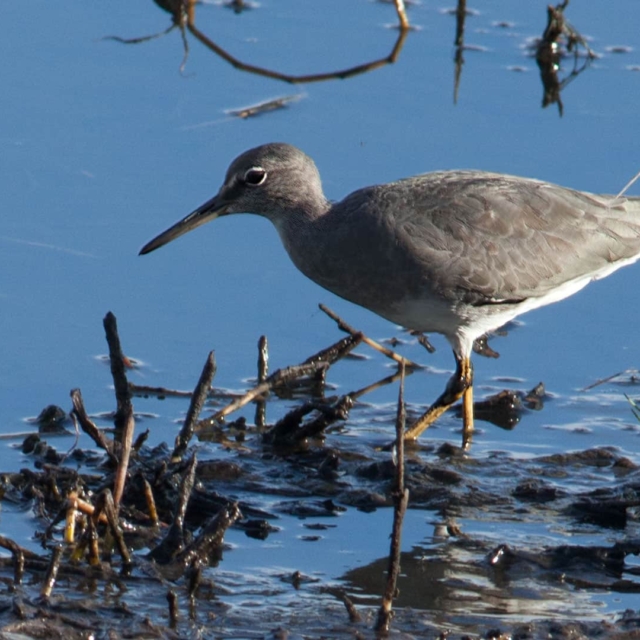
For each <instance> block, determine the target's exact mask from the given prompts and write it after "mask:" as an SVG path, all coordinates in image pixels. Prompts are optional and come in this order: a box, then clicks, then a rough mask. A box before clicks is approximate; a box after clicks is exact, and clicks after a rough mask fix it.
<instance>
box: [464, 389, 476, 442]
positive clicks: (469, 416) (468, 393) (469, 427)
mask: <svg viewBox="0 0 640 640" xmlns="http://www.w3.org/2000/svg"><path fill="white" fill-rule="evenodd" d="M472 437H473V384H470V385H469V386H468V387H467V388H466V389H465V391H464V394H463V395H462V448H463V449H468V448H469V445H470V444H471V438H472Z"/></svg>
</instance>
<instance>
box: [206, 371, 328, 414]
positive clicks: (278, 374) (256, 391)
mask: <svg viewBox="0 0 640 640" xmlns="http://www.w3.org/2000/svg"><path fill="white" fill-rule="evenodd" d="M327 366H329V365H328V364H327V363H326V362H312V363H309V364H300V365H296V366H292V367H287V368H286V369H278V370H277V371H274V372H273V373H272V374H271V375H270V376H269V377H268V378H267V379H266V381H265V382H263V383H262V384H259V385H257V386H256V387H254V388H253V389H251V390H249V391H247V393H245V394H244V395H243V396H242V397H241V398H238V399H237V400H234V401H233V402H231V403H230V404H228V405H227V406H226V407H224V408H222V409H220V411H216V413H214V414H213V415H212V416H211V417H210V418H207V419H206V422H207V423H209V422H218V421H219V420H220V419H222V418H224V417H225V416H228V415H229V414H230V413H233V412H234V411H237V410H238V409H241V408H242V407H244V406H245V405H246V404H249V403H250V402H251V401H252V400H254V399H255V398H257V397H258V396H261V395H262V394H263V393H266V392H267V391H270V390H271V389H273V388H274V387H277V386H278V385H281V384H285V383H286V382H288V381H290V380H295V379H296V378H301V377H303V376H308V375H313V374H314V373H316V372H317V371H318V370H319V369H323V368H326V367H327Z"/></svg>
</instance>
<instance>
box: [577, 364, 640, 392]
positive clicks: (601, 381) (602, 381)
mask: <svg viewBox="0 0 640 640" xmlns="http://www.w3.org/2000/svg"><path fill="white" fill-rule="evenodd" d="M634 373H638V369H625V370H624V371H618V373H614V374H612V375H610V376H607V377H606V378H600V379H599V380H596V381H595V382H592V383H591V384H588V385H587V386H586V387H583V388H582V389H580V391H590V390H591V389H593V388H594V387H598V386H600V385H601V384H605V383H607V382H611V380H614V379H615V378H617V377H618V376H621V375H623V374H634Z"/></svg>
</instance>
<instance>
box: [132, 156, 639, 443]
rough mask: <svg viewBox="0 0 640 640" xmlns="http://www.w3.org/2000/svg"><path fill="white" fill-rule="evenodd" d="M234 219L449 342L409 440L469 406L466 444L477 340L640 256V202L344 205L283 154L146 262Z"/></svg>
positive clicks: (358, 197) (397, 194) (512, 193)
mask: <svg viewBox="0 0 640 640" xmlns="http://www.w3.org/2000/svg"><path fill="white" fill-rule="evenodd" d="M229 213H255V214H258V215H261V216H264V217H265V218H268V219H269V220H271V222H272V223H273V224H274V225H275V227H276V229H277V230H278V233H279V234H280V238H281V240H282V242H283V244H284V247H285V249H286V250H287V253H288V254H289V256H290V257H291V259H292V260H293V262H294V264H295V265H296V267H298V269H300V271H302V273H304V274H305V275H306V276H307V277H309V278H311V280H313V281H314V282H316V283H318V284H319V285H320V286H321V287H324V288H325V289H328V290H329V291H332V292H333V293H335V294H337V295H338V296H340V297H342V298H345V299H346V300H350V301H351V302H355V303H356V304H359V305H361V306H363V307H366V308H367V309H370V310H371V311H373V312H375V313H377V314H378V315H380V316H383V317H384V318H387V319H388V320H391V321H392V322H395V323H397V324H399V325H402V326H403V327H406V328H408V329H415V330H418V331H425V332H437V333H441V334H443V335H444V336H445V337H446V338H447V340H448V341H449V343H450V344H451V346H452V347H453V354H454V356H455V360H456V371H455V373H454V375H453V376H452V377H451V379H450V380H449V382H448V383H447V386H446V388H445V390H444V392H443V393H442V394H441V395H440V396H439V397H438V399H437V400H436V401H435V402H434V403H433V404H432V405H431V406H430V407H429V409H428V410H427V411H426V413H425V414H424V415H423V416H422V417H421V418H420V419H419V420H418V421H417V422H416V423H415V424H413V425H412V426H410V427H409V428H408V429H407V430H406V431H405V439H407V440H414V439H416V438H417V437H418V436H419V435H420V434H421V433H422V432H423V431H424V430H425V429H426V428H427V427H428V426H429V425H430V424H431V423H432V422H433V421H434V420H436V419H437V418H438V416H440V415H441V414H442V413H444V412H445V411H446V410H447V409H448V408H449V407H450V406H451V405H452V404H454V403H455V402H457V401H458V400H460V398H462V400H463V424H464V436H463V438H464V439H463V441H464V442H465V443H468V442H469V440H470V436H471V432H472V430H473V398H472V382H473V368H472V365H471V359H470V358H471V350H472V346H473V342H474V340H475V339H476V338H478V337H480V336H482V335H483V334H485V333H487V332H490V331H493V330H495V329H497V328H499V327H500V326H502V325H503V324H505V323H506V322H507V321H509V320H511V319H513V318H515V317H516V316H518V315H520V314H522V313H524V312H526V311H530V310H531V309H536V308H537V307H541V306H543V305H546V304H550V303H552V302H557V301H558V300H562V299H563V298H566V297H568V296H570V295H572V294H574V293H576V292H577V291H579V290H580V289H582V288H583V287H584V286H585V285H587V284H588V283H589V282H590V281H591V280H597V279H599V278H603V277H605V276H607V275H609V274H610V273H612V272H613V271H615V270H616V269H619V268H620V267H622V266H624V265H627V264H631V263H633V262H635V261H636V260H637V259H638V258H639V257H640V197H622V196H621V195H619V196H611V195H594V194H591V193H585V192H581V191H574V190H572V189H566V188H564V187H559V186H556V185H554V184H550V183H547V182H541V181H539V180H531V179H526V178H517V177H514V176H508V175H501V174H497V173H487V172H482V171H438V172H435V173H428V174H424V175H419V176H415V177H413V178H407V179H405V180H399V181H397V182H391V183H389V184H382V185H376V186H372V187H366V188H364V189H360V190H358V191H355V192H354V193H352V194H351V195H348V196H347V197H346V198H345V199H344V200H342V201H341V202H338V203H335V204H333V203H330V202H329V201H328V200H327V199H326V197H325V195H324V193H323V191H322V185H321V182H320V174H319V173H318V169H317V168H316V165H315V164H314V162H313V160H312V159H311V158H309V156H307V155H305V154H304V153H303V152H302V151H300V150H299V149H296V148H295V147H293V146H291V145H289V144H283V143H274V144H266V145H263V146H260V147H256V148H255V149H250V150H249V151H246V152H245V153H243V154H242V155H240V156H238V157H237V158H236V159H235V160H234V161H233V162H232V163H231V166H230V167H229V169H228V171H227V175H226V177H225V180H224V184H223V185H222V187H221V188H220V191H219V192H218V194H217V195H216V196H214V197H213V198H211V200H209V201H207V202H205V203H204V204H203V205H202V206H201V207H198V208H197V209H196V210H195V211H194V212H193V213H191V214H189V215H188V216H187V217H186V218H184V219H183V220H181V221H180V222H178V223H177V224H175V225H173V226H172V227H171V228H169V229H167V230H166V231H165V232H164V233H161V234H160V235H159V236H158V237H157V238H155V239H154V240H152V241H151V242H149V243H148V244H146V245H145V246H144V247H143V248H142V250H141V251H140V253H141V254H145V253H149V252H150V251H153V250H155V249H157V248H158V247H161V246H162V245H164V244H166V243H168V242H170V241H171V240H174V239H175V238H177V237H179V236H181V235H182V234H184V233H186V232H187V231H190V230H191V229H195V228H196V227H199V226H200V225H201V224H204V223H205V222H208V221H209V220H213V219H214V218H217V217H219V216H222V215H227V214H229Z"/></svg>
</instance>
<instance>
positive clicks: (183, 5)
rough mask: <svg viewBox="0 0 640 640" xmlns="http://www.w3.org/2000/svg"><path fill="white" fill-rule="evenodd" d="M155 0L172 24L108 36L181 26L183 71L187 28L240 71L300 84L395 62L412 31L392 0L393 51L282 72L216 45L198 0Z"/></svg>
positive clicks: (400, 6) (401, 4)
mask: <svg viewBox="0 0 640 640" xmlns="http://www.w3.org/2000/svg"><path fill="white" fill-rule="evenodd" d="M154 2H155V3H156V4H157V5H158V6H159V7H160V8H161V9H164V10H165V11H167V12H168V13H170V14H171V16H172V24H171V26H170V27H169V28H167V29H165V30H164V31H161V32H159V33H156V34H153V35H150V36H142V37H139V38H122V37H120V36H107V37H106V38H105V39H106V40H115V41H117V42H122V43H124V44H140V43H142V42H147V41H149V40H153V39H155V38H160V37H162V36H164V35H166V34H167V33H169V32H171V31H173V29H175V28H176V27H177V28H179V29H180V33H181V34H182V42H183V45H184V57H183V59H182V63H181V65H180V71H181V72H182V71H184V68H185V65H186V63H187V58H188V56H189V44H188V41H187V37H186V30H188V31H189V32H190V33H191V34H192V35H193V36H194V37H195V38H196V39H197V40H199V41H200V42H201V43H202V44H203V45H204V46H205V47H207V48H208V49H210V50H211V51H213V52H214V53H215V54H217V55H218V56H220V57H221V58H222V59H223V60H226V61H227V62H228V63H229V64H231V65H232V66H233V67H235V68H236V69H239V70H240V71H247V72H249V73H254V74H256V75H259V76H264V77H266V78H272V79H274V80H282V81H283V82H288V83H290V84H301V83H306V82H321V81H324V80H344V79H345V78H351V77H353V76H357V75H360V74H362V73H367V72H369V71H373V70H375V69H378V68H379V67H383V66H386V65H388V64H393V63H395V62H396V60H397V58H398V56H399V55H400V51H401V50H402V47H403V45H404V41H405V39H406V37H407V34H408V32H409V29H410V27H409V21H408V19H407V16H406V11H405V7H404V0H393V2H394V5H395V8H396V13H397V14H398V19H399V33H398V38H397V39H396V42H395V44H394V46H393V48H392V50H391V53H390V54H389V55H388V56H386V57H384V58H379V59H376V60H372V61H371V62H367V63H364V64H360V65H356V66H354V67H349V68H347V69H340V70H338V71H330V72H326V73H314V74H307V75H301V76H298V75H290V74H286V73H281V72H279V71H274V70H273V69H266V68H264V67H258V66H256V65H253V64H248V63H246V62H242V61H241V60H239V59H238V58H236V57H235V56H233V55H231V54H230V53H229V52H228V51H226V50H225V49H223V48H222V47H220V46H219V45H217V44H216V43H215V42H214V41H213V40H211V39H210V38H209V37H208V36H207V35H205V34H204V33H203V32H202V31H200V30H199V29H198V28H197V27H196V4H197V2H196V0H154Z"/></svg>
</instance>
